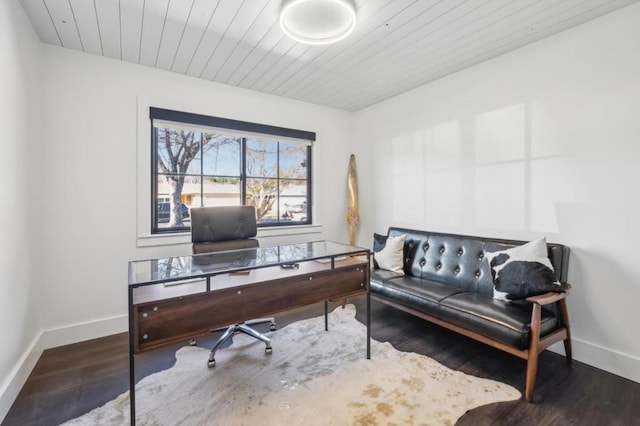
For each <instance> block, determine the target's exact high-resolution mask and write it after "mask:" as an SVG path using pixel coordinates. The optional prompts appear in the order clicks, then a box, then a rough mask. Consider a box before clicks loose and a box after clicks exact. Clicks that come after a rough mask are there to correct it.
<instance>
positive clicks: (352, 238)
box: [347, 154, 360, 245]
mask: <svg viewBox="0 0 640 426" xmlns="http://www.w3.org/2000/svg"><path fill="white" fill-rule="evenodd" d="M347 196H348V200H347V224H348V225H349V244H351V245H355V243H356V228H357V226H358V225H359V224H360V212H359V207H358V171H357V169H356V156H355V155H353V154H351V156H350V157H349V172H348V176H347Z"/></svg>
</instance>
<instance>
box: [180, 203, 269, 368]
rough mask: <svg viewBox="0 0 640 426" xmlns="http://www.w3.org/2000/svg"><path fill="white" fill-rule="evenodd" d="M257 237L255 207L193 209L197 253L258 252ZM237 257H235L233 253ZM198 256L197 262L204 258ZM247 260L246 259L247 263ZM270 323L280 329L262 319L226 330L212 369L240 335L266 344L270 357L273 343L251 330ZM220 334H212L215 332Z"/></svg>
mask: <svg viewBox="0 0 640 426" xmlns="http://www.w3.org/2000/svg"><path fill="white" fill-rule="evenodd" d="M256 234H257V225H256V210H255V207H253V206H223V207H194V208H192V209H191V242H192V243H193V253H194V254H201V253H211V252H219V251H227V250H236V249H248V248H257V247H258V245H259V243H258V240H257V239H255V238H254V237H255V236H256ZM229 255H230V257H233V254H232V253H229ZM200 257H201V256H198V257H196V258H194V262H195V261H196V259H198V258H200ZM244 260H246V259H244ZM266 323H269V328H270V329H271V330H272V331H273V330H275V329H276V323H275V319H274V318H258V319H253V320H247V321H244V322H242V323H239V324H233V325H231V326H229V327H228V328H226V330H225V332H224V334H223V335H222V336H221V337H220V338H219V339H218V341H217V342H216V343H215V345H214V346H213V348H212V349H211V353H210V354H209V361H208V365H209V367H214V366H215V365H216V361H215V353H216V351H217V350H218V349H219V348H220V347H221V346H222V345H224V344H225V343H226V342H227V341H229V339H231V338H232V337H233V336H234V335H235V334H237V333H245V334H248V335H249V336H252V337H255V338H256V339H258V340H260V341H262V342H264V343H265V344H266V345H267V347H266V348H265V352H266V353H268V354H270V353H271V351H272V349H271V339H269V338H268V337H267V336H265V335H264V334H262V333H259V332H258V331H256V330H254V329H253V328H251V327H250V326H251V325H257V324H266ZM215 331H219V330H212V332H215Z"/></svg>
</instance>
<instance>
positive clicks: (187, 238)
mask: <svg viewBox="0 0 640 426" xmlns="http://www.w3.org/2000/svg"><path fill="white" fill-rule="evenodd" d="M321 232H322V225H305V226H277V227H270V228H258V235H257V237H258V239H260V238H271V237H282V236H287V235H304V234H320V233H321ZM180 244H191V233H189V232H179V233H175V234H155V235H151V234H149V235H140V236H138V240H137V246H138V247H155V246H169V245H180Z"/></svg>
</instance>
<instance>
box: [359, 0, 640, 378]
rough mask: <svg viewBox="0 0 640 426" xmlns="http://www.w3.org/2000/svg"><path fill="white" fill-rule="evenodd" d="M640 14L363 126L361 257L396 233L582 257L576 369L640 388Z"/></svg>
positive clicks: (551, 45) (385, 110)
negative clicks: (444, 235)
mask: <svg viewBox="0 0 640 426" xmlns="http://www.w3.org/2000/svg"><path fill="white" fill-rule="evenodd" d="M639 22H640V4H635V5H633V6H630V7H627V8H625V9H622V10H620V11H617V12H614V13H612V14H609V15H607V16H604V17H602V18H600V19H597V20H595V21H592V22H589V23H587V24H584V25H581V26H579V27H576V28H574V29H571V30H568V31H565V32H563V33H560V34H558V35H555V36H552V37H549V38H547V39H545V40H542V41H540V42H537V43H535V44H532V45H529V46H527V47H525V48H522V49H519V50H517V51H515V52H512V53H510V54H507V55H503V56H501V57H499V58H497V59H494V60H491V61H489V62H485V63H483V64H480V65H477V66H475V67H472V68H469V69H466V70H464V71H462V72H459V73H457V74H454V75H451V76H448V77H446V78H443V79H441V80H438V81H436V82H433V83H431V84H428V85H425V86H423V87H420V88H418V89H416V90H412V91H410V92H408V93H405V94H403V95H401V96H398V97H396V98H393V99H391V100H388V101H386V102H383V103H380V104H378V105H375V106H373V107H371V108H369V109H366V110H363V111H359V112H357V113H356V115H355V134H356V138H355V139H356V140H357V141H358V143H359V144H360V146H359V149H358V150H357V151H358V153H359V155H360V158H361V159H362V160H363V161H361V162H360V165H361V166H362V167H361V175H362V176H363V178H362V179H361V190H362V192H363V195H362V198H363V201H362V202H363V212H364V214H363V215H362V221H363V229H362V232H360V234H359V236H360V237H359V243H360V244H370V235H371V233H372V232H374V231H376V232H385V231H386V228H387V227H389V226H392V225H393V226H406V227H411V228H416V229H426V230H433V231H444V232H455V233H463V234H471V235H482V236H496V237H506V238H515V239H532V238H535V237H538V236H547V239H548V240H549V241H554V242H560V243H564V244H567V245H568V246H570V248H571V249H572V254H571V261H570V270H569V281H570V282H571V283H572V284H573V290H572V292H571V296H570V298H569V312H570V317H571V320H572V331H573V337H574V339H573V342H574V354H575V358H576V359H578V360H581V361H584V362H587V363H589V364H592V365H595V366H597V367H600V368H602V369H605V370H608V371H611V372H614V373H616V374H619V375H622V376H624V377H627V378H630V379H632V380H635V381H640V340H639V339H638V331H637V324H638V322H639V321H640V315H639V314H638V312H639V311H638V306H637V305H638V303H637V301H638V300H639V299H640V271H638V268H637V265H638V252H637V246H638V241H639V240H640V221H639V220H638V218H639V217H640V196H639V195H638V188H639V187H640V166H639V165H640V107H639V106H638V105H639V102H640V48H639V45H638V40H640V25H638V23H639Z"/></svg>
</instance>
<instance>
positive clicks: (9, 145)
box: [0, 1, 42, 419]
mask: <svg viewBox="0 0 640 426" xmlns="http://www.w3.org/2000/svg"><path fill="white" fill-rule="evenodd" d="M0 52H2V54H1V55H0V152H1V154H0V182H2V202H1V203H0V223H1V224H2V232H1V233H0V330H2V350H0V419H2V418H3V417H4V415H5V414H6V412H7V411H8V410H9V407H10V404H11V403H12V402H13V398H15V396H16V395H17V394H18V392H19V391H20V388H21V387H22V384H23V382H24V380H25V379H26V374H28V372H29V371H30V369H31V367H33V365H34V364H35V361H36V360H37V356H38V353H37V352H32V350H31V349H30V348H32V347H33V345H34V342H35V340H36V338H37V336H38V333H39V331H40V328H41V327H42V323H41V318H40V316H39V314H38V312H39V311H38V309H37V304H38V302H37V299H38V288H37V287H36V285H35V284H34V281H33V279H32V278H33V276H32V270H33V262H34V258H35V253H36V251H35V250H34V248H33V247H34V246H33V245H32V241H31V239H30V237H31V236H33V235H32V233H31V232H30V231H31V228H30V221H29V216H30V215H31V209H30V206H31V205H32V198H31V192H30V188H31V186H30V181H32V178H33V177H34V176H33V174H34V173H37V168H36V169H33V168H32V165H33V164H37V150H36V149H34V146H35V145H36V144H37V143H38V137H37V136H38V134H37V130H36V129H37V126H36V125H34V124H36V123H38V122H39V120H40V115H39V109H38V102H37V97H36V96H37V94H38V87H39V75H38V70H39V68H40V67H39V52H40V42H39V40H38V38H37V36H36V34H35V32H34V31H33V29H32V27H31V24H30V23H29V21H28V20H27V18H26V15H25V13H24V11H23V10H22V7H21V6H20V4H19V3H18V2H16V1H2V2H0ZM22 365H25V366H26V368H25V369H24V370H22V371H19V370H20V366H22Z"/></svg>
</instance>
